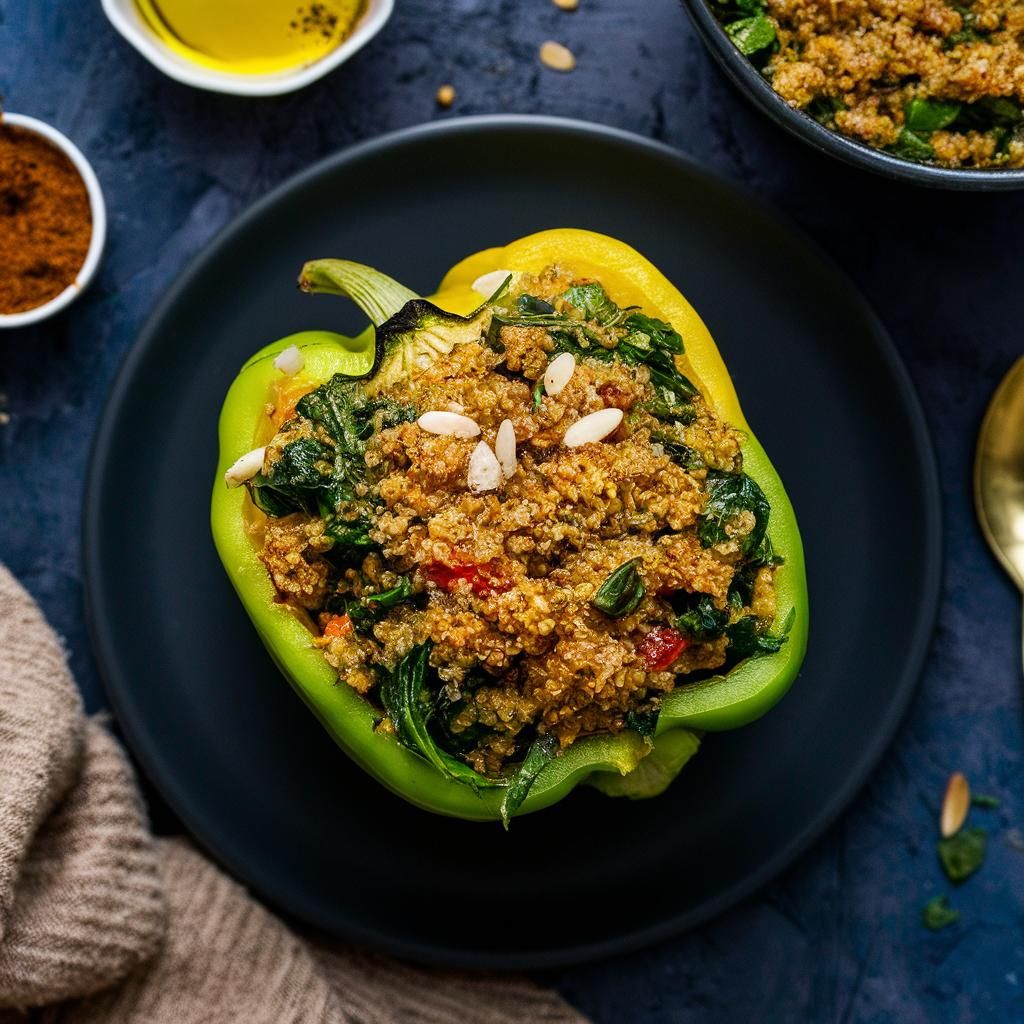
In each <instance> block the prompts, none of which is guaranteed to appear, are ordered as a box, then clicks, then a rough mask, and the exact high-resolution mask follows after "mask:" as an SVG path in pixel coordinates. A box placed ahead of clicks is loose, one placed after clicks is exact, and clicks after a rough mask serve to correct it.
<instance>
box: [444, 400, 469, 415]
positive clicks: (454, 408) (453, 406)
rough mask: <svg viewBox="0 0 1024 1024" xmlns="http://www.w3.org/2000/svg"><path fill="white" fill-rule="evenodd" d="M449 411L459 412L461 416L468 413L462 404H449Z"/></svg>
mask: <svg viewBox="0 0 1024 1024" xmlns="http://www.w3.org/2000/svg"><path fill="white" fill-rule="evenodd" d="M448 411H449V412H457V413H458V414H459V415H460V416H461V415H462V413H464V412H465V411H466V407H465V406H464V405H463V404H462V403H461V402H449V403H448Z"/></svg>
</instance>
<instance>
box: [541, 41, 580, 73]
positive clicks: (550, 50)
mask: <svg viewBox="0 0 1024 1024" xmlns="http://www.w3.org/2000/svg"><path fill="white" fill-rule="evenodd" d="M540 62H541V64H543V65H545V66H546V67H549V68H551V70H552V71H572V69H573V68H574V67H576V58H575V57H574V56H573V52H572V50H570V49H569V47H567V46H563V45H562V44H561V43H556V42H555V41H554V40H553V39H549V40H548V41H547V42H546V43H542V44H541V47H540Z"/></svg>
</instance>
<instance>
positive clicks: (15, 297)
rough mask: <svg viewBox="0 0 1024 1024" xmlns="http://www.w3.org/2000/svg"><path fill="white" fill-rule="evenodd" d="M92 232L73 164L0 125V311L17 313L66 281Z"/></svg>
mask: <svg viewBox="0 0 1024 1024" xmlns="http://www.w3.org/2000/svg"><path fill="white" fill-rule="evenodd" d="M91 237H92V209H91V207H90V205H89V194H88V192H86V190H85V183H84V182H83V181H82V177H81V175H80V174H79V173H78V171H77V170H76V169H75V165H74V164H73V163H72V162H71V161H70V160H69V159H68V158H67V157H66V156H65V155H64V154H63V153H62V152H61V151H60V150H59V149H57V148H56V147H55V146H52V145H51V144H50V143H49V142H47V141H46V140H45V139H43V138H40V137H39V136H38V135H36V134H35V133H34V132H31V131H28V130H26V129H24V128H20V127H18V126H16V125H5V124H2V123H0V313H21V312H23V311H24V310H26V309H34V308H35V307H36V306H41V305H42V304H43V303H44V302H49V300H50V299H53V298H56V296H58V295H60V293H61V292H62V291H64V289H65V288H67V286H68V285H69V284H73V283H74V280H75V278H76V277H77V275H78V272H79V270H81V269H82V264H83V263H84V262H85V256H86V253H87V252H88V251H89V241H90V239H91Z"/></svg>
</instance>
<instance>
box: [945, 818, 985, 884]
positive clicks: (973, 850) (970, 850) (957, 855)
mask: <svg viewBox="0 0 1024 1024" xmlns="http://www.w3.org/2000/svg"><path fill="white" fill-rule="evenodd" d="M987 837H988V833H987V832H986V831H985V829H983V828H964V829H961V830H960V831H959V832H957V834H956V835H955V836H950V837H949V838H948V839H940V840H939V843H938V847H937V849H938V853H939V860H940V861H941V863H942V870H943V871H945V872H946V877H947V878H948V879H949V880H950V881H951V882H956V883H960V882H962V881H964V879H967V878H970V877H971V875H973V874H974V872H975V871H977V870H978V868H980V867H981V865H982V863H983V862H984V860H985V848H986V840H987Z"/></svg>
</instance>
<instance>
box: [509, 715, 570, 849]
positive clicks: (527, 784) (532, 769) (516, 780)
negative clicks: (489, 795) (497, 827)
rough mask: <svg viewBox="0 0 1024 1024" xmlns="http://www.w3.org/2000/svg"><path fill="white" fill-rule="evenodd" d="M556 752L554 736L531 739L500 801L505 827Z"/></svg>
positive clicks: (556, 745) (556, 741)
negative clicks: (528, 747) (527, 751)
mask: <svg viewBox="0 0 1024 1024" xmlns="http://www.w3.org/2000/svg"><path fill="white" fill-rule="evenodd" d="M557 753H558V740H556V739H555V737H554V736H551V735H546V736H538V737H537V738H536V739H535V740H534V741H533V746H531V747H530V751H529V753H528V754H527V755H526V758H525V759H524V760H523V763H522V764H521V765H520V766H519V768H518V769H517V771H516V773H515V775H513V776H512V778H511V779H510V780H509V783H508V788H507V789H506V790H505V795H504V797H503V799H502V801H501V821H502V824H503V825H504V826H505V828H506V829H507V828H508V824H509V822H510V821H511V820H512V818H513V817H514V816H515V813H516V811H518V810H519V808H520V807H521V806H522V804H523V801H524V800H525V799H526V798H527V796H528V795H529V793H530V790H531V789H532V788H533V784H534V782H536V780H537V776H538V775H540V773H541V771H542V770H543V769H544V768H545V766H546V765H547V764H548V763H549V762H550V761H552V760H553V759H554V757H555V755H556V754H557Z"/></svg>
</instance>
